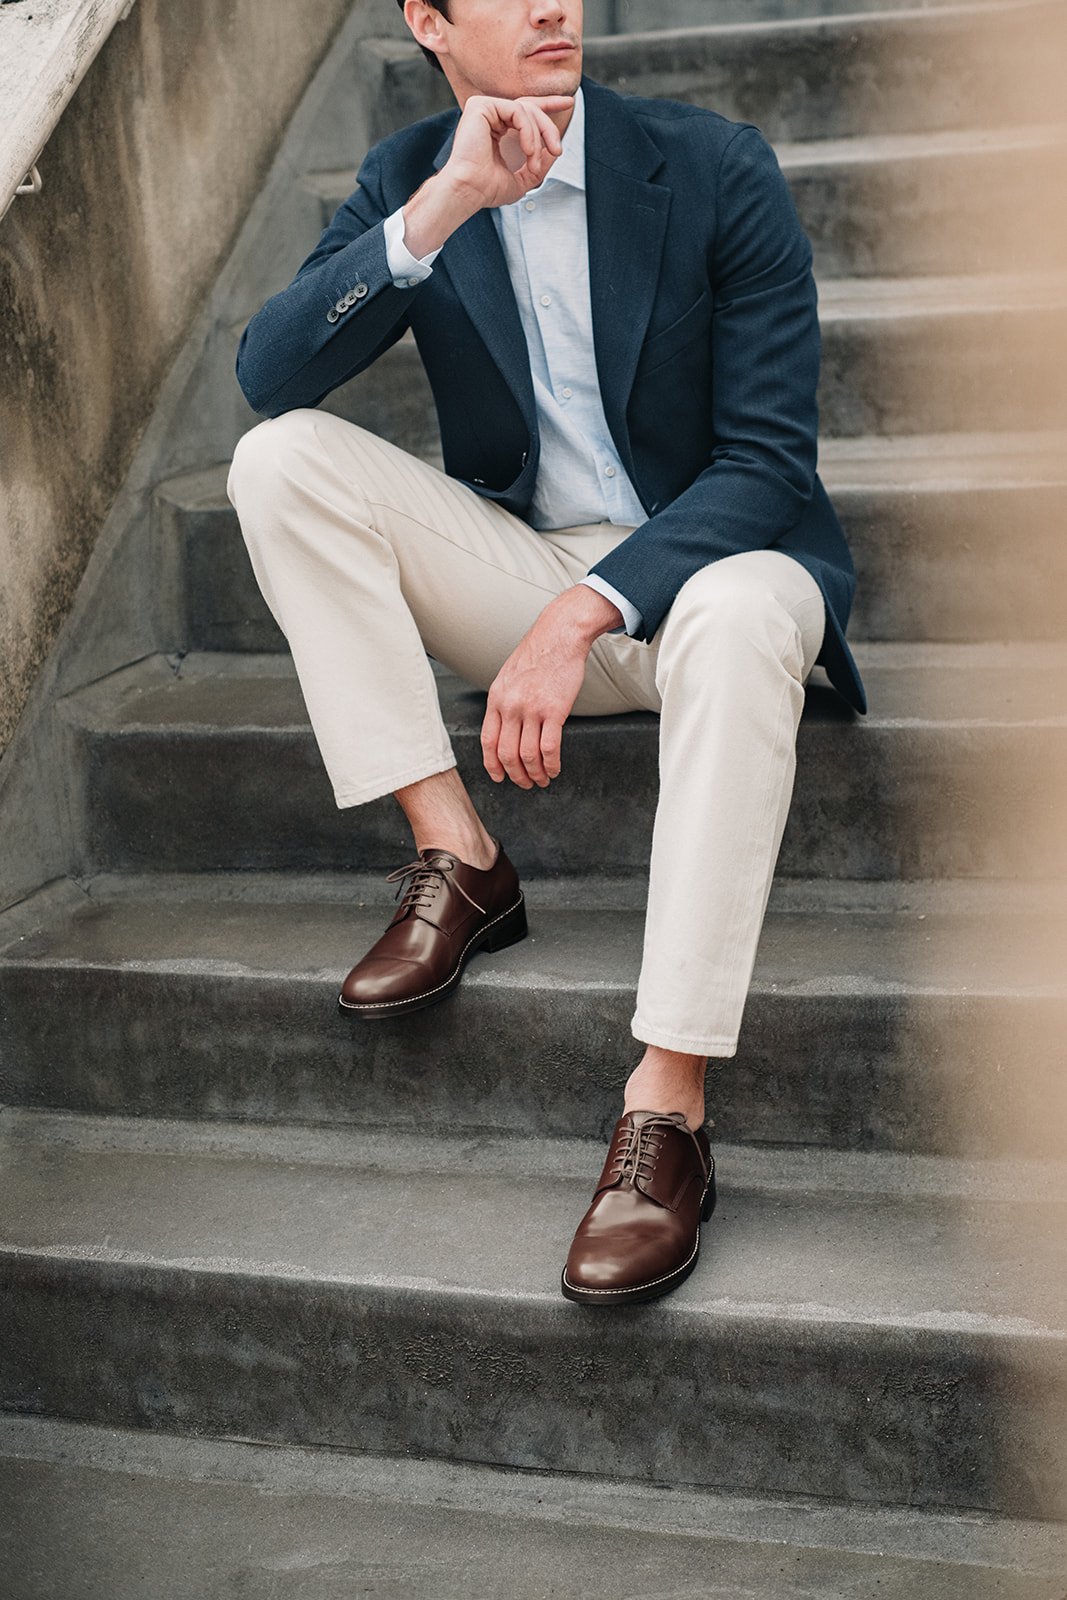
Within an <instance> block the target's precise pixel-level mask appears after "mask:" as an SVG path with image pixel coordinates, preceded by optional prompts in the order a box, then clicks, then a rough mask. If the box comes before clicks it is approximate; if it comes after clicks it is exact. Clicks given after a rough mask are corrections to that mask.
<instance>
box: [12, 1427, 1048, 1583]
mask: <svg viewBox="0 0 1067 1600" xmlns="http://www.w3.org/2000/svg"><path fill="white" fill-rule="evenodd" d="M0 1452H2V1454H0V1495H2V1497H3V1499H4V1503H5V1505H6V1506H7V1507H8V1515H7V1517H6V1518H5V1521H6V1523H7V1535H6V1540H5V1538H4V1534H3V1533H2V1532H0V1548H3V1549H5V1550H6V1551H7V1552H9V1559H8V1560H7V1562H6V1563H5V1565H6V1569H7V1572H8V1574H9V1575H10V1576H9V1581H13V1582H14V1584H15V1587H14V1588H13V1589H12V1588H9V1589H8V1600H45V1597H48V1600H52V1597H53V1596H55V1595H59V1594H66V1595H74V1594H77V1593H79V1592H82V1593H84V1592H85V1591H84V1589H81V1590H79V1584H80V1583H81V1582H82V1581H83V1580H84V1577H85V1574H86V1573H89V1572H99V1571H101V1570H104V1571H106V1572H107V1573H108V1575H109V1581H108V1600H206V1597H216V1596H218V1597H221V1596H223V1595H235V1596H236V1595H244V1594H247V1595H250V1596H265V1595H267V1594H271V1593H273V1594H275V1595H279V1596H280V1595H282V1594H283V1593H288V1594H290V1595H296V1594H299V1595H300V1596H301V1600H351V1597H352V1596H354V1595H366V1596H374V1597H381V1596H384V1595H386V1594H388V1595H389V1596H390V1597H392V1600H460V1597H461V1596H473V1597H474V1600H545V1596H546V1595H551V1596H553V1597H554V1600H590V1597H591V1596H600V1595H609V1594H611V1595H626V1594H629V1593H632V1592H633V1588H632V1585H633V1576H634V1574H635V1573H636V1572H640V1574H641V1582H642V1593H644V1594H648V1595H652V1596H663V1595H667V1594H669V1595H670V1596H671V1597H672V1600H737V1597H738V1596H740V1595H744V1596H746V1597H748V1600H794V1597H795V1600H898V1597H904V1596H905V1595H907V1594H909V1593H913V1592H915V1589H916V1588H918V1590H919V1592H921V1593H922V1595H923V1596H924V1600H987V1597H988V1600H992V1597H993V1596H996V1597H997V1600H1061V1596H1062V1592H1063V1583H1062V1578H1061V1576H1060V1574H1061V1573H1062V1571H1063V1569H1064V1565H1065V1564H1067V1542H1065V1538H1064V1532H1063V1530H1062V1529H1061V1528H1057V1527H1054V1526H1051V1525H1049V1524H1047V1523H1038V1522H1020V1521H1013V1520H1009V1519H1002V1518H991V1517H988V1516H983V1515H980V1514H976V1513H973V1512H972V1513H967V1514H962V1515H961V1514H956V1515H952V1514H950V1513H944V1512H942V1513H931V1512H921V1511H913V1510H911V1511H909V1510H898V1509H890V1508H873V1507H863V1506H848V1505H844V1504H841V1503H825V1502H819V1501H815V1500H811V1499H803V1500H777V1501H773V1500H754V1499H752V1498H749V1497H742V1496H733V1495H725V1494H715V1493H713V1492H708V1491H701V1490H699V1489H689V1488H684V1487H677V1486H673V1485H672V1486H671V1487H670V1488H668V1487H666V1486H665V1485H663V1484H640V1483H619V1482H616V1481H615V1480H611V1479H597V1478H590V1477H582V1478H577V1477H575V1476H573V1475H567V1476H563V1477H558V1478H557V1477H546V1476H545V1475H544V1474H542V1473H532V1472H520V1471H515V1470H506V1469H505V1470H502V1469H500V1468H493V1467H484V1466H475V1465H472V1464H470V1463H464V1462H450V1461H429V1460H424V1461H414V1460H408V1459H400V1458H397V1457H387V1456H366V1455H350V1454H345V1453H341V1452H338V1451H331V1450H314V1451H309V1450H301V1449H287V1448H279V1447H265V1446H262V1445H253V1444H241V1443H237V1442H235V1441H221V1440H205V1439H195V1438H182V1437H180V1436H178V1435H175V1434H158V1433H149V1432H146V1431H133V1430H127V1429H113V1428H101V1427H93V1426H89V1425H84V1424H82V1425H78V1424H72V1423H64V1422H53V1421H47V1420H44V1419H41V1418H36V1417H8V1418H4V1419H0ZM146 1528H151V1529H152V1538H151V1540H150V1541H146V1539H145V1536H144V1530H145V1529H146Z"/></svg>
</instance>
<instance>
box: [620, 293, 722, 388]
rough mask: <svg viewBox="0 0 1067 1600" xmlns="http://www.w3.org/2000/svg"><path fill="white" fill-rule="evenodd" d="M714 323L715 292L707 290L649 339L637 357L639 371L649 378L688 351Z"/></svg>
mask: <svg viewBox="0 0 1067 1600" xmlns="http://www.w3.org/2000/svg"><path fill="white" fill-rule="evenodd" d="M710 324H711V291H710V289H705V290H704V291H703V292H702V294H701V295H700V298H699V299H698V300H694V302H693V304H692V305H691V306H690V307H689V308H688V310H686V311H683V312H682V314H681V316H680V317H675V319H674V321H673V322H672V323H671V324H670V325H669V326H668V327H666V328H662V329H661V330H660V332H659V333H654V334H653V335H652V338H651V339H646V340H645V343H644V345H643V346H642V347H641V354H640V355H639V356H638V358H637V371H638V372H639V373H640V374H641V375H642V376H645V375H646V374H647V373H649V372H652V371H654V370H655V368H657V367H661V366H662V365H663V363H664V362H665V361H669V360H670V359H671V357H672V356H675V355H677V354H678V351H679V350H684V349H685V347H686V345H687V344H691V343H692V342H693V340H694V339H699V338H700V337H701V335H702V334H704V333H706V332H707V330H708V328H709V326H710Z"/></svg>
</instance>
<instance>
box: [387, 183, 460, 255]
mask: <svg viewBox="0 0 1067 1600" xmlns="http://www.w3.org/2000/svg"><path fill="white" fill-rule="evenodd" d="M478 209H479V208H478V205H477V203H476V201H475V200H474V199H473V197H472V196H471V194H470V193H469V192H467V191H465V190H463V189H461V188H460V187H459V186H458V185H456V184H454V183H453V182H452V181H451V180H450V179H449V178H447V177H446V176H445V174H444V173H443V172H435V173H434V174H433V176H432V177H430V178H427V179H426V180H425V181H424V182H423V183H420V185H419V187H418V188H417V189H416V190H415V193H414V194H413V195H412V196H411V197H410V199H409V200H407V201H406V202H405V204H404V207H403V211H404V244H405V246H406V247H407V249H408V250H410V251H411V254H412V255H413V256H416V257H422V256H427V255H429V254H430V251H431V250H439V249H440V248H441V246H442V245H443V244H444V243H445V242H446V240H448V239H449V238H451V236H452V234H454V233H455V231H456V229H457V228H461V227H462V226H463V224H464V223H465V222H466V221H468V220H469V218H471V217H472V216H473V215H474V213H475V211H477V210H478Z"/></svg>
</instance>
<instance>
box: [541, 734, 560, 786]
mask: <svg viewBox="0 0 1067 1600" xmlns="http://www.w3.org/2000/svg"><path fill="white" fill-rule="evenodd" d="M562 743H563V724H562V722H542V724H541V761H542V765H543V770H544V773H545V776H546V777H548V778H558V777H559V771H560V766H561V761H560V748H561V746H562Z"/></svg>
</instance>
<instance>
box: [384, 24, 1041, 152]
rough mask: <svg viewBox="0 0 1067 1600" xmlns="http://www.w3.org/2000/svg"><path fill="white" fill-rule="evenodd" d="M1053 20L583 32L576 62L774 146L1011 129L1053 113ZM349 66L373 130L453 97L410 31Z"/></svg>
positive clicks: (399, 123) (449, 103) (389, 127)
mask: <svg viewBox="0 0 1067 1600" xmlns="http://www.w3.org/2000/svg"><path fill="white" fill-rule="evenodd" d="M805 9H808V8H805ZM751 14H752V13H751V12H750V11H746V13H745V15H746V19H747V17H748V16H751ZM712 15H714V13H712ZM1058 26H1059V4H1058V0H1018V3H1016V0H1004V3H997V4H992V5H991V4H988V3H986V0H972V3H967V4H961V5H943V6H941V5H938V6H932V7H914V8H908V9H901V8H896V7H890V8H888V9H886V10H879V11H864V12H862V13H860V12H858V11H857V12H855V13H853V14H848V15H844V16H840V15H838V16H833V15H829V16H807V15H805V16H801V17H796V16H794V17H791V18H788V19H786V20H781V19H778V20H754V21H749V20H745V21H741V22H729V23H725V24H722V25H718V26H716V25H711V26H703V27H700V26H692V27H682V28H672V29H662V28H656V29H653V30H652V31H648V32H641V33H630V34H619V35H615V36H600V37H592V38H587V39H586V40H585V50H584V70H585V72H586V73H587V75H588V76H589V77H591V78H593V79H594V80H595V81H596V82H598V83H603V84H607V85H608V86H609V87H610V88H613V89H618V90H619V91H620V92H621V93H624V94H637V95H651V96H653V97H655V98H660V99H671V100H681V101H685V102H686V103H688V104H692V105H700V106H705V107H707V108H710V109H711V110H714V111H718V112H720V113H721V114H722V115H723V116H727V117H731V118H734V119H737V120H739V121H745V122H754V123H755V124H756V125H757V126H758V127H759V128H761V129H762V130H763V132H764V133H765V134H766V135H767V137H768V138H769V139H770V140H771V142H772V143H776V142H777V141H778V140H794V139H838V138H845V137H848V136H850V135H852V134H868V133H877V134H891V133H918V132H932V131H935V130H942V129H951V128H954V129H961V130H962V129H966V128H972V127H991V126H993V125H997V126H1001V127H1010V126H1012V125H1024V124H1027V123H1034V122H1046V121H1047V122H1057V121H1060V120H1061V119H1062V116H1063V93H1062V77H1063V70H1062V62H1061V60H1060V54H1059V36H1058V32H1057V30H1058ZM353 72H354V74H356V75H357V77H358V81H359V83H360V85H361V88H362V90H363V92H364V93H365V94H366V96H367V108H368V125H369V129H370V133H371V138H372V139H379V138H382V137H384V135H386V134H388V133H392V132H393V131H394V130H395V129H397V128H401V127H406V126H407V125H408V124H409V123H411V122H414V121H416V120H417V119H418V118H419V117H423V116H429V115H431V114H432V113H434V112H437V111H444V110H447V109H450V108H451V107H453V106H454V105H455V100H454V97H453V96H452V93H451V90H450V89H449V87H448V84H447V82H446V81H445V80H444V78H443V76H442V75H441V74H440V73H436V72H434V71H433V70H432V69H431V68H430V67H429V66H428V64H427V63H426V61H425V60H424V58H423V56H422V53H421V51H420V50H419V47H418V45H417V44H415V42H414V40H412V39H403V40H401V39H380V40H364V41H363V42H362V43H361V46H360V56H359V60H358V62H356V63H354V65H353Z"/></svg>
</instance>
